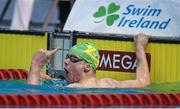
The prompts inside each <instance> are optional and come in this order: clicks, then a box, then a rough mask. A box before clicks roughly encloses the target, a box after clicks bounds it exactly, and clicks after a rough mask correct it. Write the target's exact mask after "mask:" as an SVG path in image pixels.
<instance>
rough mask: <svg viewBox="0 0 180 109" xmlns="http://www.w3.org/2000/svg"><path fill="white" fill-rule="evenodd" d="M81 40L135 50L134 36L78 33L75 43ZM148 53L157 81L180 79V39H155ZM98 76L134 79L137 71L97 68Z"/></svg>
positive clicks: (153, 77)
mask: <svg viewBox="0 0 180 109" xmlns="http://www.w3.org/2000/svg"><path fill="white" fill-rule="evenodd" d="M81 42H92V43H95V44H96V45H97V46H98V48H99V49H100V50H107V51H112V52H113V51H114V52H117V51H123V52H134V51H135V48H134V42H133V39H132V38H129V39H128V38H116V37H111V36H106V37H104V36H103V35H100V36H98V35H97V36H96V35H94V36H93V35H90V36H87V35H76V36H75V37H74V44H75V43H81ZM146 51H147V53H148V54H150V58H151V60H150V76H151V81H152V82H155V83H162V82H176V81H180V67H179V66H178V65H179V64H180V44H179V41H176V40H175V41H168V40H165V41H163V40H162V41H161V40H159V41H153V40H151V41H150V42H149V45H148V47H147V50H146ZM97 77H98V78H103V77H110V78H114V79H117V80H125V79H134V78H135V72H134V73H133V72H119V71H107V70H97Z"/></svg>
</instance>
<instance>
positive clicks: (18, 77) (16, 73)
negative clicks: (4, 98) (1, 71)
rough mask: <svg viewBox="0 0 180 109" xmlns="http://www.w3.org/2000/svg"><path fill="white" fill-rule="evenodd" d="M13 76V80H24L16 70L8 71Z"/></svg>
mask: <svg viewBox="0 0 180 109" xmlns="http://www.w3.org/2000/svg"><path fill="white" fill-rule="evenodd" d="M8 71H10V72H11V73H12V74H13V79H22V74H21V73H20V72H19V71H18V70H16V69H8Z"/></svg>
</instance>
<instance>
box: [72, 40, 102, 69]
mask: <svg viewBox="0 0 180 109" xmlns="http://www.w3.org/2000/svg"><path fill="white" fill-rule="evenodd" d="M69 52H71V53H74V54H75V55H77V56H79V57H81V58H82V59H84V60H85V61H86V62H87V63H89V64H90V66H91V67H92V68H93V69H94V70H96V68H97V67H98V64H99V57H100V56H99V52H98V48H97V47H96V45H95V44H93V43H89V42H85V43H80V44H76V45H74V46H73V47H72V48H70V50H69Z"/></svg>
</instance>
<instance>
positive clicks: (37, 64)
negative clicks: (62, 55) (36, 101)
mask: <svg viewBox="0 0 180 109" xmlns="http://www.w3.org/2000/svg"><path fill="white" fill-rule="evenodd" d="M58 50H59V48H55V49H53V50H50V51H48V50H43V49H40V50H38V51H37V52H36V53H35V55H34V57H33V59H32V62H31V66H30V71H29V74H28V78H27V83H28V84H32V85H39V83H40V77H41V74H40V72H41V69H42V68H43V66H44V65H45V64H46V62H47V61H48V60H49V59H50V58H51V57H52V55H53V54H55V53H56V52H57V51H58Z"/></svg>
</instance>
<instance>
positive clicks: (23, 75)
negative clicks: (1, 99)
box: [17, 69, 28, 79]
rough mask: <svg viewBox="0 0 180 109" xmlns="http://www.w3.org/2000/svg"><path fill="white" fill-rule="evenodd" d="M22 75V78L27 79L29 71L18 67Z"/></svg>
mask: <svg viewBox="0 0 180 109" xmlns="http://www.w3.org/2000/svg"><path fill="white" fill-rule="evenodd" d="M17 70H18V71H19V72H20V73H21V75H22V79H27V76H28V71H27V70H25V69H17Z"/></svg>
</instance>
